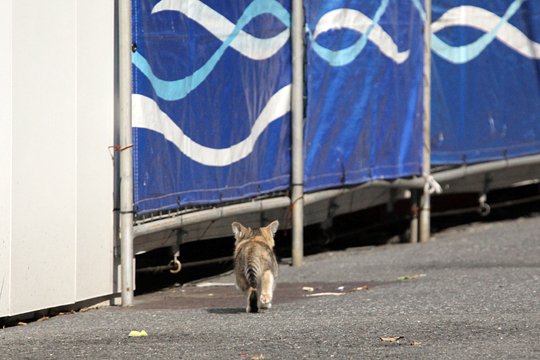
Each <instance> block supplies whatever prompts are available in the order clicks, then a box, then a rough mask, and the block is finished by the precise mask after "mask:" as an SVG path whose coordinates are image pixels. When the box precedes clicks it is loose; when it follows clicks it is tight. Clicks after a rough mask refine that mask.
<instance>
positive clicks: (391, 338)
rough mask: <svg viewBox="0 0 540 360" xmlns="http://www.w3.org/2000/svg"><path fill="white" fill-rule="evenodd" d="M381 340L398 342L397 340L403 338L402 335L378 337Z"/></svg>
mask: <svg viewBox="0 0 540 360" xmlns="http://www.w3.org/2000/svg"><path fill="white" fill-rule="evenodd" d="M379 339H381V341H384V342H398V341H399V340H401V339H403V336H398V337H380V338H379Z"/></svg>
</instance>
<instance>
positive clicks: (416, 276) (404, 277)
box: [398, 274, 426, 281]
mask: <svg viewBox="0 0 540 360" xmlns="http://www.w3.org/2000/svg"><path fill="white" fill-rule="evenodd" d="M424 276H426V274H414V275H403V276H400V277H398V280H400V281H406V280H415V279H418V278H420V277H424Z"/></svg>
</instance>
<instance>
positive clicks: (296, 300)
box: [0, 215, 540, 360]
mask: <svg viewBox="0 0 540 360" xmlns="http://www.w3.org/2000/svg"><path fill="white" fill-rule="evenodd" d="M232 281H233V279H232V275H231V274H224V275H221V276H219V277H217V278H213V279H205V280H204V281H203V282H202V283H199V284H198V285H195V284H190V285H186V286H173V287H171V288H167V289H164V290H163V291H158V292H155V293H151V294H145V295H141V296H138V297H136V298H135V306H133V307H132V308H127V309H126V308H121V307H105V308H100V309H96V310H89V311H85V312H77V313H75V314H67V315H63V316H55V317H52V318H50V319H48V320H45V321H39V322H33V323H30V324H28V325H26V326H15V327H9V328H5V329H2V330H0V358H2V359H4V358H5V359H48V358H50V359H73V358H83V359H165V358H167V359H240V360H241V359H383V358H390V359H394V358H395V359H540V216H538V215H536V216H534V215H533V216H529V217H525V218H519V219H514V220H506V221H501V222H495V223H477V224H471V225H467V226H460V227H457V228H452V229H448V230H445V231H443V232H441V233H437V234H435V235H434V236H433V238H432V240H431V241H430V242H429V243H425V244H394V245H384V246H377V247H362V248H350V249H347V250H344V251H335V252H325V253H320V254H317V255H314V256H309V257H306V258H305V263H304V265H303V266H302V267H301V268H293V267H290V266H288V265H287V264H281V265H280V275H279V278H278V287H277V289H276V293H275V301H274V306H273V308H272V309H270V310H268V311H266V312H264V313H259V314H246V313H245V312H244V307H245V303H244V300H243V299H242V296H241V294H240V293H239V292H238V291H237V290H236V289H235V288H234V287H233V286H231V285H230V283H231V282H232ZM133 330H136V331H141V330H144V331H145V332H146V334H147V336H138V337H136V336H135V337H130V336H128V335H129V334H130V332H131V331H133Z"/></svg>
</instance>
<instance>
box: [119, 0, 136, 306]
mask: <svg viewBox="0 0 540 360" xmlns="http://www.w3.org/2000/svg"><path fill="white" fill-rule="evenodd" d="M118 25H119V27H118V67H119V70H118V71H119V85H118V92H119V94H118V107H119V109H118V110H119V123H120V125H119V132H120V144H119V154H120V258H121V259H120V262H121V267H122V306H130V305H133V288H134V271H133V164H132V148H131V145H132V134H131V131H132V130H131V81H132V79H131V0H119V3H118Z"/></svg>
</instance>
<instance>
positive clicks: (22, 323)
mask: <svg viewBox="0 0 540 360" xmlns="http://www.w3.org/2000/svg"><path fill="white" fill-rule="evenodd" d="M17 325H19V326H26V325H28V323H25V322H24V321H19V322H18V323H17Z"/></svg>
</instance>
